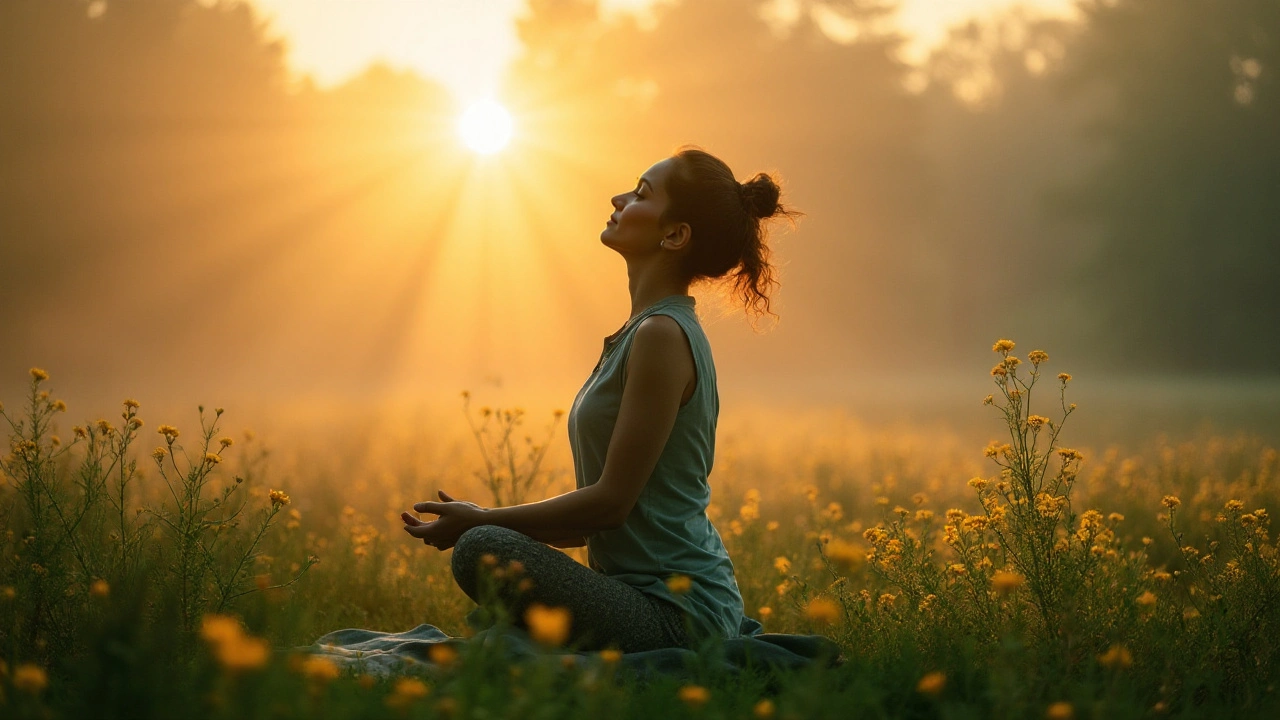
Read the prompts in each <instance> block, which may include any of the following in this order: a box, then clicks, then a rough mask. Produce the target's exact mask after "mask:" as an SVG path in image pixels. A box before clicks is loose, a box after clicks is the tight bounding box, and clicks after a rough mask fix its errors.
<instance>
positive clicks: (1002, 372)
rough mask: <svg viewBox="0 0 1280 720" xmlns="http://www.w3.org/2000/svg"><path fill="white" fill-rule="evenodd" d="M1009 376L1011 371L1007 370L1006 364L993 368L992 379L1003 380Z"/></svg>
mask: <svg viewBox="0 0 1280 720" xmlns="http://www.w3.org/2000/svg"><path fill="white" fill-rule="evenodd" d="M1008 374H1009V371H1008V370H1007V369H1005V366H1004V363H1000V364H999V365H996V366H995V367H993V368H991V377H994V378H1003V377H1005V376H1006V375H1008Z"/></svg>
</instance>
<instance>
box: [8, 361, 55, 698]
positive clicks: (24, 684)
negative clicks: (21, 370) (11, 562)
mask: <svg viewBox="0 0 1280 720" xmlns="http://www.w3.org/2000/svg"><path fill="white" fill-rule="evenodd" d="M35 372H36V371H35V369H34V368H33V369H32V371H31V374H32V375H33V376H34V375H35ZM40 372H44V371H43V370H41V371H40ZM48 377H49V376H48V375H45V378H48ZM37 379H43V378H37ZM48 685H49V674H48V673H46V672H45V671H44V668H42V667H40V666H39V665H32V664H31V663H23V664H21V665H18V666H17V667H15V668H14V669H13V688H14V689H15V690H18V691H19V692H24V693H27V694H28V695H39V694H40V693H41V692H43V691H44V689H45V687H47V686H48Z"/></svg>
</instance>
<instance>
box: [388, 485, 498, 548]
mask: <svg viewBox="0 0 1280 720" xmlns="http://www.w3.org/2000/svg"><path fill="white" fill-rule="evenodd" d="M436 492H437V493H438V494H439V495H440V500H441V501H442V502H420V503H415V504H414V506H413V510H414V512H420V513H431V514H432V515H439V517H438V518H436V519H435V520H432V521H431V522H423V521H421V520H419V519H418V518H416V517H414V516H413V515H412V514H410V513H407V512H404V513H400V519H401V520H404V531H405V532H407V533H409V534H410V535H412V536H414V537H416V538H419V539H421V540H422V542H423V543H425V544H427V545H430V546H431V547H434V548H435V549H437V550H448V549H449V548H451V547H453V546H454V545H455V544H456V543H457V542H458V538H459V537H461V536H462V533H464V532H466V531H468V530H470V529H471V528H473V527H476V526H477V525H484V524H485V520H484V515H485V513H486V512H488V511H487V510H486V509H485V508H482V507H480V506H479V505H476V504H475V503H471V502H464V501H461V500H455V499H454V498H452V497H450V496H449V494H448V493H446V492H445V491H443V490H437V491H436Z"/></svg>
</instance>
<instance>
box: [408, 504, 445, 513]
mask: <svg viewBox="0 0 1280 720" xmlns="http://www.w3.org/2000/svg"><path fill="white" fill-rule="evenodd" d="M446 508H447V504H446V503H438V502H420V503H414V504H413V511H414V512H420V513H431V514H432V515H445V514H447V513H448V510H447V509H446Z"/></svg>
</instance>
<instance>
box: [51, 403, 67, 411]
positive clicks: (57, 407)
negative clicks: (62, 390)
mask: <svg viewBox="0 0 1280 720" xmlns="http://www.w3.org/2000/svg"><path fill="white" fill-rule="evenodd" d="M50 407H52V408H53V410H54V412H66V411H67V404H66V403H64V402H62V401H61V400H54V401H53V404H52V405H51V406H50Z"/></svg>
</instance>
